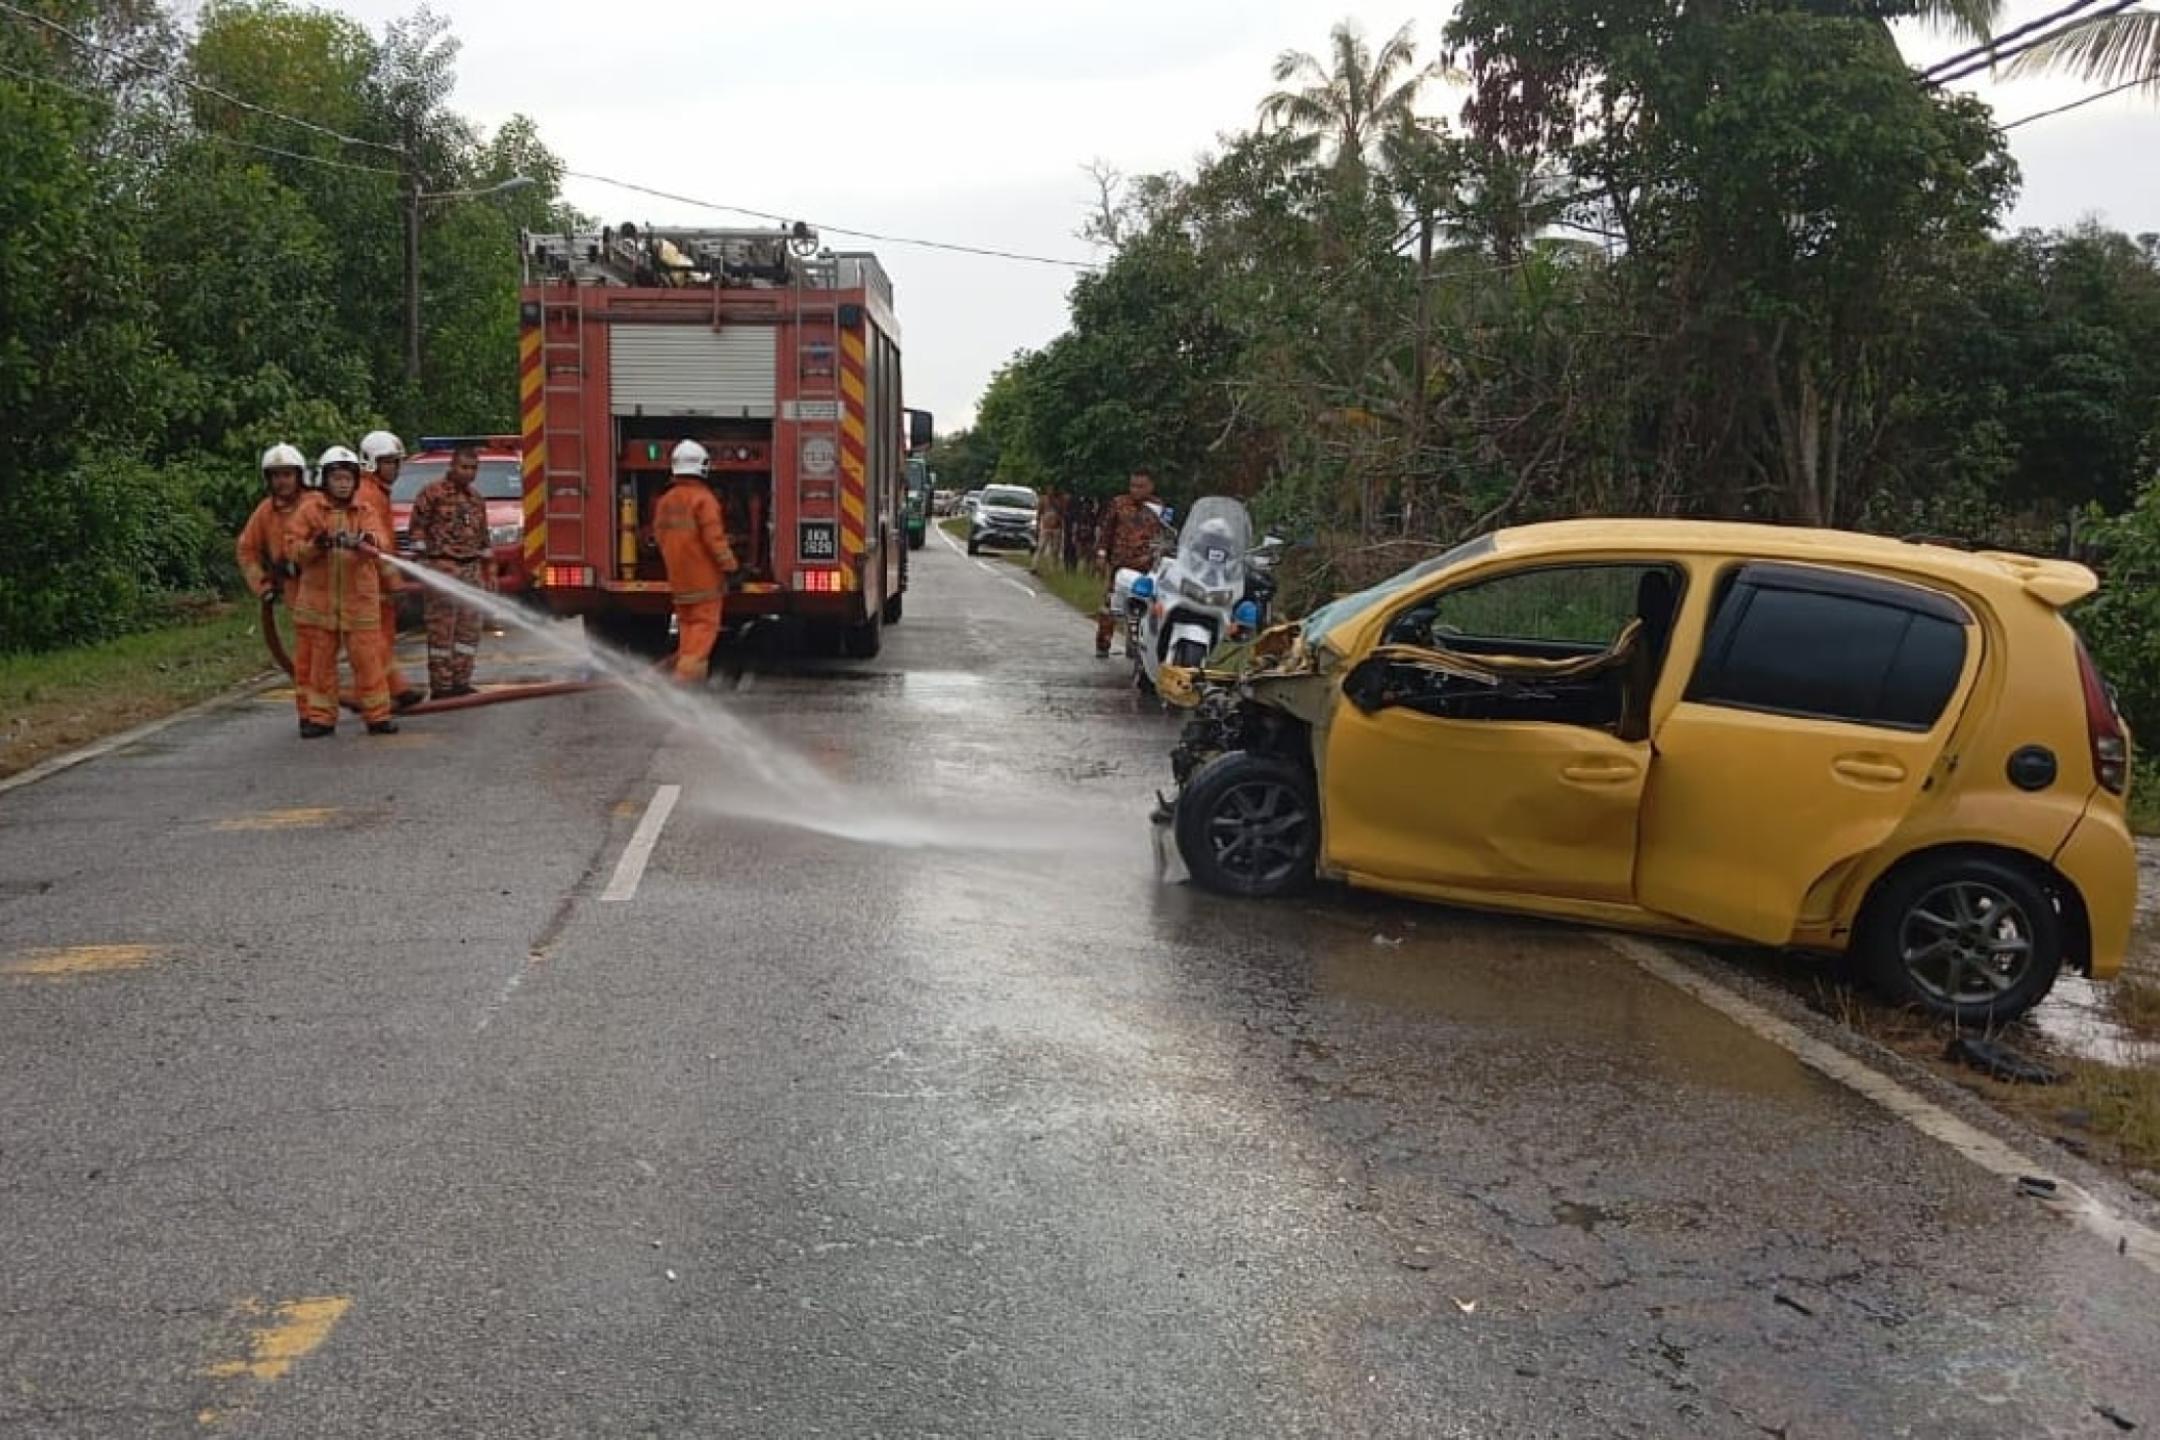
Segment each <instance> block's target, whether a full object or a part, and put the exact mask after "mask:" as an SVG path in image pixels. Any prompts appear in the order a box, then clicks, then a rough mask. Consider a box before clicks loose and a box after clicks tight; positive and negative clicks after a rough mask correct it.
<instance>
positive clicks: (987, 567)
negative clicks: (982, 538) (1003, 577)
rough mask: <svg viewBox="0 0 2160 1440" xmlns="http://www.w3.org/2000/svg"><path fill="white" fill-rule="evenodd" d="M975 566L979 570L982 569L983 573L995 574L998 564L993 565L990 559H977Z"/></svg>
mask: <svg viewBox="0 0 2160 1440" xmlns="http://www.w3.org/2000/svg"><path fill="white" fill-rule="evenodd" d="M975 568H976V569H978V570H980V571H982V572H983V574H985V575H995V574H997V566H995V565H992V564H991V563H990V562H989V561H987V560H977V561H976V562H975Z"/></svg>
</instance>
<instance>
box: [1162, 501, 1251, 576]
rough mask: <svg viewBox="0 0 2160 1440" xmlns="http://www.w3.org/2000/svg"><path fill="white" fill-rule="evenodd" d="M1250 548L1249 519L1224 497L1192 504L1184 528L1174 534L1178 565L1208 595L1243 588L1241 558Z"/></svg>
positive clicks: (1243, 572)
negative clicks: (1176, 543)
mask: <svg viewBox="0 0 2160 1440" xmlns="http://www.w3.org/2000/svg"><path fill="white" fill-rule="evenodd" d="M1252 548H1253V528H1252V516H1251V515H1249V514H1247V513H1246V510H1245V506H1244V505H1243V504H1242V503H1240V502H1239V501H1236V500H1232V499H1231V498H1230V497H1229V496H1227V495H1210V496H1208V497H1207V498H1205V499H1203V500H1198V501H1195V502H1194V503H1193V507H1192V510H1191V511H1190V512H1189V513H1187V515H1186V516H1185V525H1184V528H1183V529H1181V530H1179V531H1178V565H1179V566H1180V568H1182V569H1183V570H1184V572H1185V573H1186V575H1187V576H1189V577H1190V578H1191V579H1193V580H1194V581H1196V582H1197V583H1198V584H1199V585H1201V586H1202V587H1203V588H1205V589H1208V590H1212V591H1223V590H1231V591H1235V590H1237V589H1239V588H1240V587H1241V586H1243V584H1244V583H1245V555H1246V552H1247V551H1249V550H1251V549H1252Z"/></svg>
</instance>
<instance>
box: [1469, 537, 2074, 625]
mask: <svg viewBox="0 0 2160 1440" xmlns="http://www.w3.org/2000/svg"><path fill="white" fill-rule="evenodd" d="M1493 543H1494V546H1495V548H1496V549H1498V550H1500V551H1502V552H1504V553H1507V554H1516V555H1536V554H1553V555H1563V554H1569V553H1573V552H1578V551H1583V550H1597V549H1603V550H1646V551H1659V552H1663V553H1667V554H1672V553H1684V554H1698V555H1699V554H1715V555H1734V556H1740V557H1745V558H1752V559H1763V560H1796V561H1801V562H1810V561H1812V562H1815V563H1818V564H1840V563H1842V564H1848V565H1862V566H1869V567H1873V568H1876V569H1882V570H1894V571H1902V572H1904V573H1906V574H1908V575H1919V576H1926V577H1930V578H1933V579H1937V580H1943V581H1947V582H1950V583H1952V584H1962V585H1963V586H1965V587H1966V588H1969V589H1974V590H1979V591H1985V592H2001V591H2006V590H2011V589H2017V590H2023V591H2024V592H2025V593H2027V594H2030V595H2032V596H2034V597H2035V598H2037V599H2039V600H2041V601H2043V602H2044V603H2046V604H2049V605H2052V606H2056V607H2058V608H2059V607H2061V606H2064V605H2068V604H2070V603H2072V602H2073V601H2076V600H2081V599H2083V598H2084V597H2085V596H2087V595H2090V594H2091V593H2092V592H2093V591H2094V590H2096V589H2098V588H2099V584H2100V582H2099V580H2098V578H2097V577H2095V576H2094V574H2093V572H2092V571H2090V570H2088V569H2086V568H2085V567H2084V566H2083V565H2080V564H2078V563H2077V562H2076V561H2074V560H2050V559H2045V558H2041V557H2037V556H2032V555H2020V554H2015V553H2012V552H2010V551H2005V550H1965V549H1960V548H1958V547H1956V546H1952V545H1942V544H1932V543H1928V542H1926V541H1916V540H1896V539H1892V538H1891V537H1889V536H1887V535H1863V534H1860V533H1859V532H1857V531H1852V530H1825V529H1811V528H1807V527H1803V526H1797V525H1752V524H1746V523H1743V522H1739V521H1729V520H1654V519H1652V520H1646V519H1622V518H1610V519H1583V520H1550V521H1546V522H1544V523H1542V524H1537V525H1519V526H1516V527H1514V528H1512V529H1507V530H1501V531H1498V532H1496V533H1495V534H1494V536H1493Z"/></svg>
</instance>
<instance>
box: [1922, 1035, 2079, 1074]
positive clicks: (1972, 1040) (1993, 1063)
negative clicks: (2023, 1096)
mask: <svg viewBox="0 0 2160 1440" xmlns="http://www.w3.org/2000/svg"><path fill="white" fill-rule="evenodd" d="M1943 1059H1945V1060H1953V1061H1956V1062H1957V1063H1958V1064H1960V1065H1970V1066H1971V1067H1972V1068H1973V1069H1975V1070H1978V1071H1979V1072H1980V1073H1981V1074H1983V1075H1987V1076H1990V1077H1992V1078H1994V1079H1996V1080H2005V1081H2008V1082H2009V1083H2011V1084H2013V1085H2060V1084H2061V1083H2062V1081H2063V1072H2062V1071H2060V1070H2058V1069H2056V1068H2055V1067H2054V1066H2052V1065H2047V1064H2043V1063H2042V1062H2040V1061H2038V1060H2035V1059H2033V1058H2031V1057H2030V1056H2027V1055H2020V1054H2019V1053H2018V1052H2017V1051H2015V1050H2013V1049H2011V1048H2010V1047H2009V1046H2007V1045H2005V1044H2003V1043H2002V1042H2001V1041H2000V1040H1986V1039H1982V1038H1981V1037H1980V1036H1978V1035H1958V1036H1953V1037H1952V1038H1951V1041H1950V1045H1949V1048H1947V1049H1946V1050H1944V1051H1943Z"/></svg>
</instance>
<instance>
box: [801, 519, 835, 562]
mask: <svg viewBox="0 0 2160 1440" xmlns="http://www.w3.org/2000/svg"><path fill="white" fill-rule="evenodd" d="M795 553H796V555H797V556H799V557H800V558H802V559H804V560H837V559H839V558H840V541H839V536H838V534H837V533H836V532H835V530H834V528H833V522H832V521H830V520H801V521H798V522H796V525H795Z"/></svg>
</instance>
